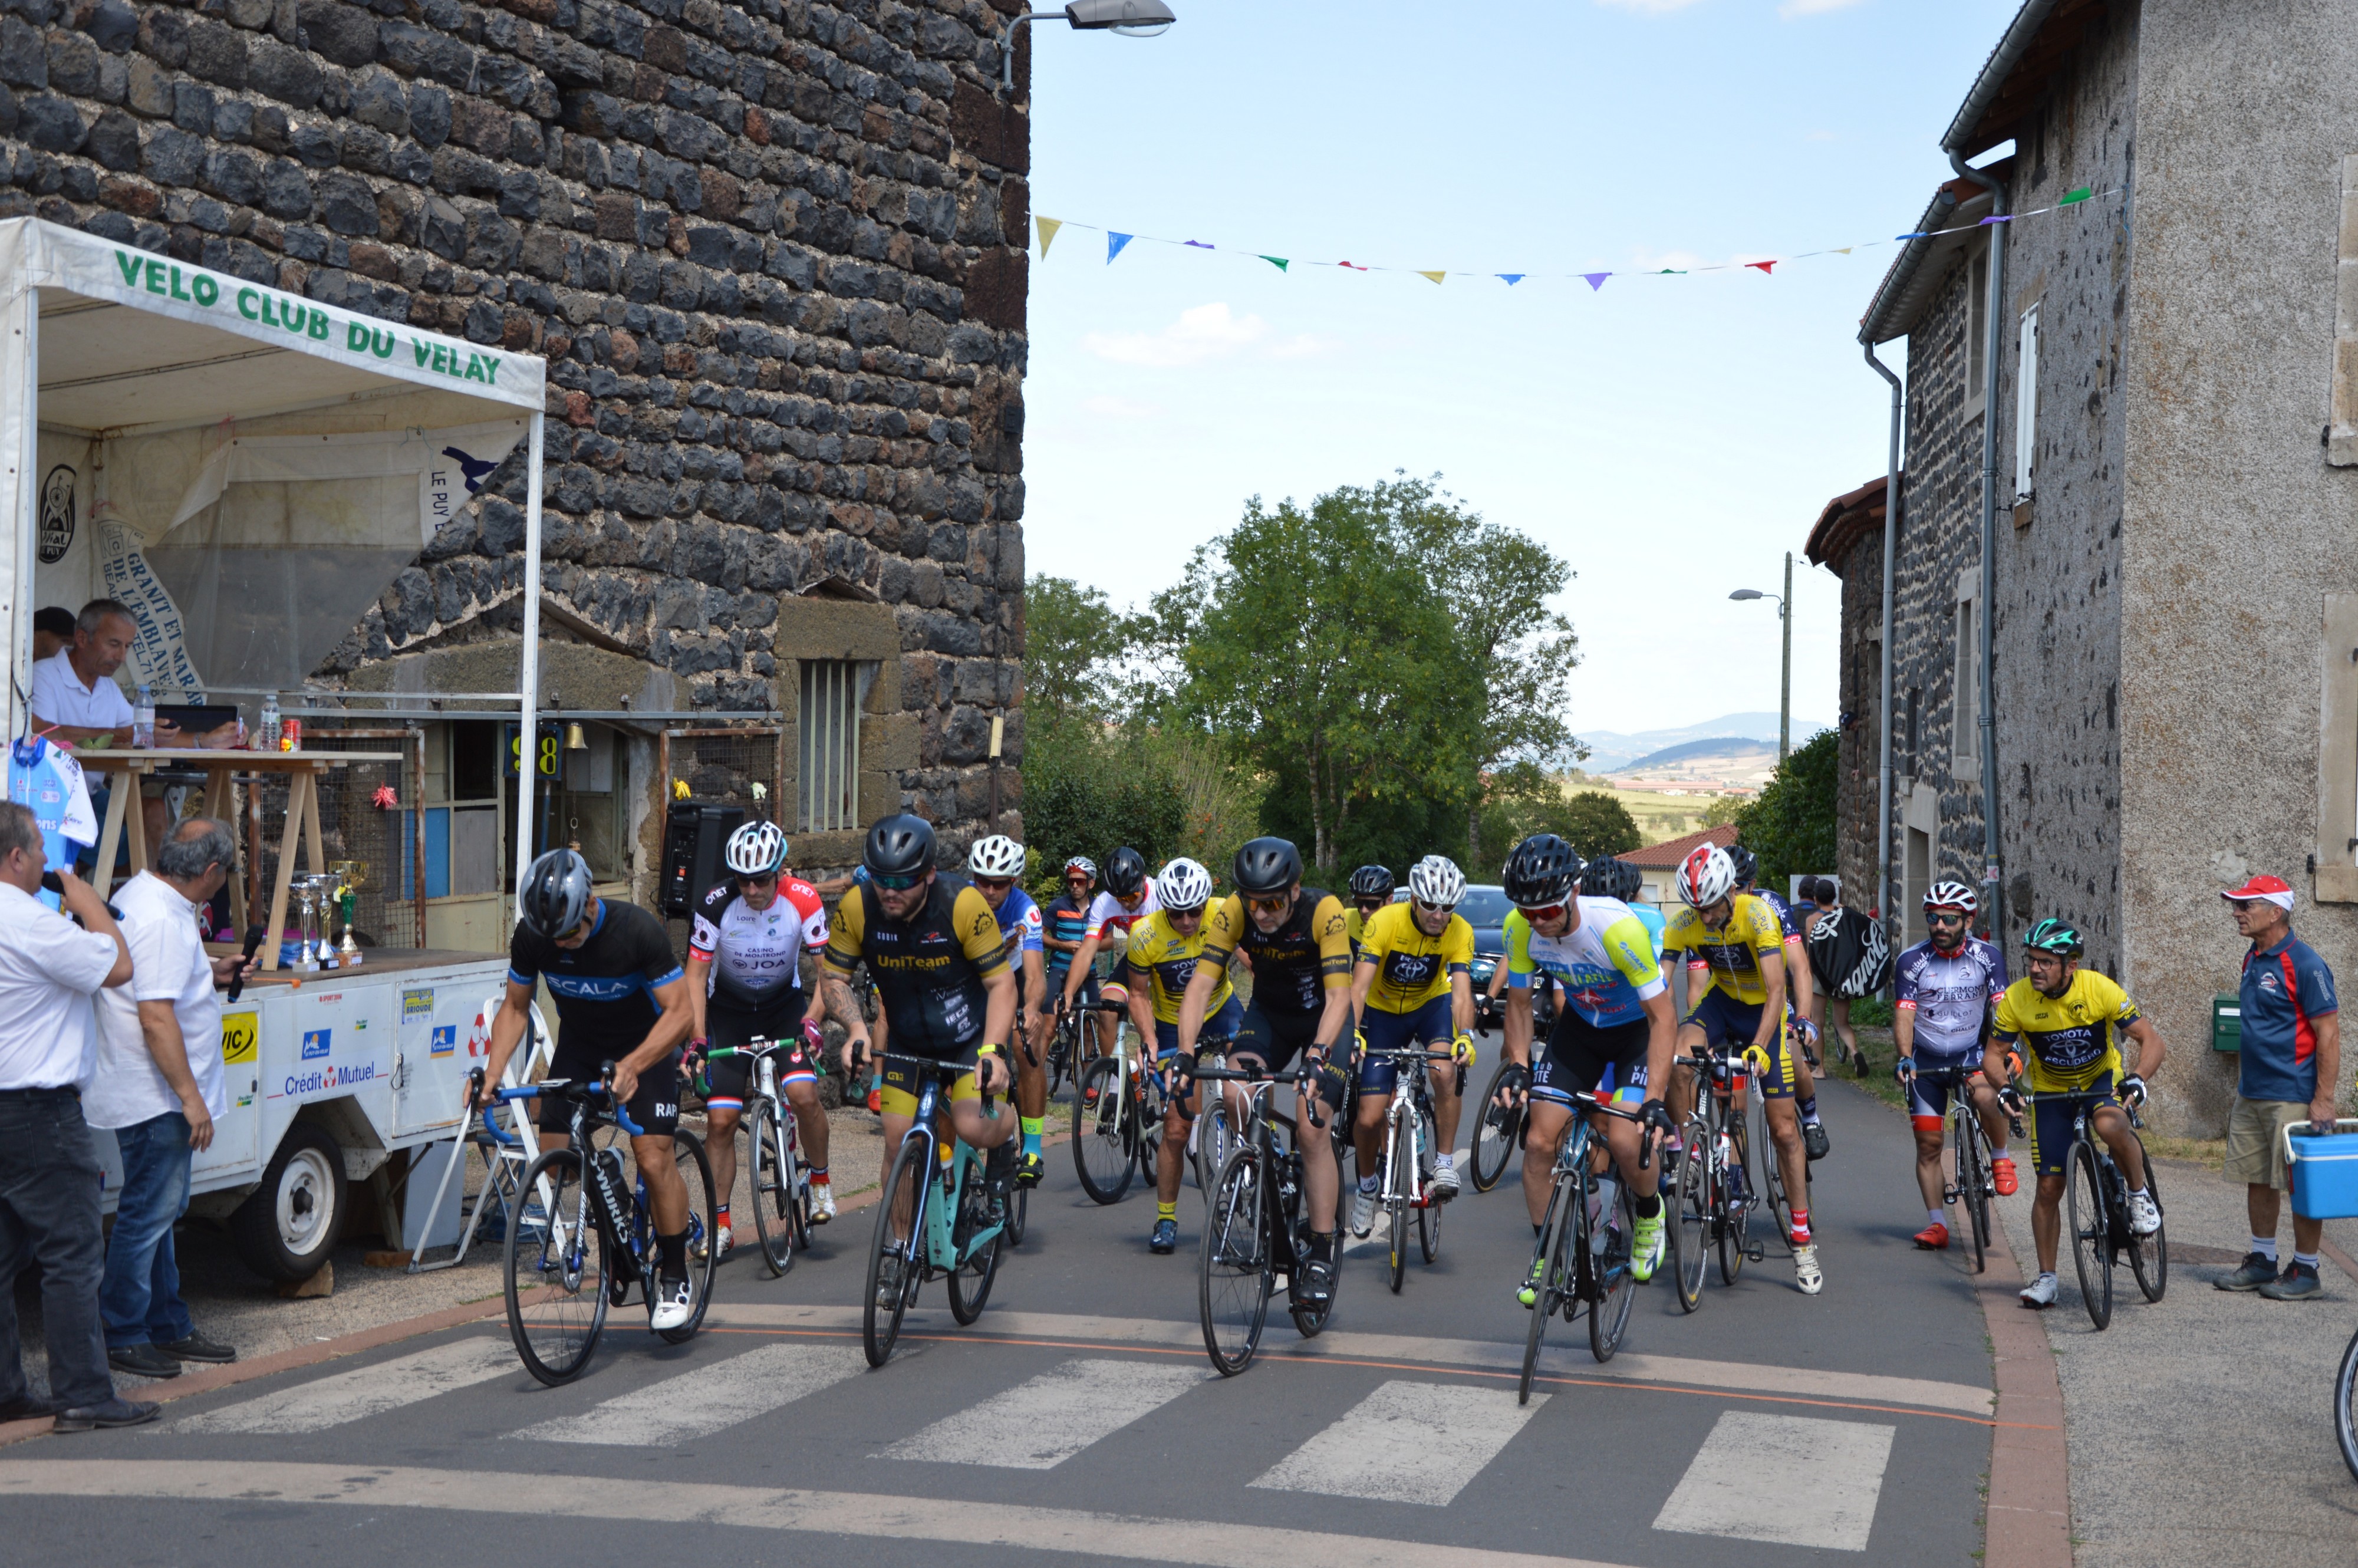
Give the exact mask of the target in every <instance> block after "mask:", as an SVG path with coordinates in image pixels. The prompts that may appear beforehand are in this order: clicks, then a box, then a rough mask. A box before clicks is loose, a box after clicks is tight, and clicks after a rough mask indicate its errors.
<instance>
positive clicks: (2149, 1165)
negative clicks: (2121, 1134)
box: [2129, 1132, 2169, 1302]
mask: <svg viewBox="0 0 2358 1568" xmlns="http://www.w3.org/2000/svg"><path fill="white" fill-rule="evenodd" d="M2129 1136H2130V1137H2131V1138H2136V1133H2134V1132H2132V1133H2130V1134H2129ZM2137 1152H2138V1153H2139V1154H2140V1155H2142V1156H2143V1157H2144V1160H2145V1190H2146V1195H2147V1197H2150V1198H2151V1199H2153V1206H2154V1211H2155V1212H2156V1213H2158V1214H2159V1215H2160V1216H2161V1228H2160V1229H2158V1230H2157V1231H2155V1232H2154V1233H2153V1234H2152V1235H2151V1236H2139V1235H2138V1234H2137V1233H2136V1231H2134V1230H2132V1231H2130V1232H2129V1271H2130V1272H2132V1273H2134V1274H2135V1275H2136V1282H2137V1289H2138V1290H2140V1291H2142V1292H2145V1299H2146V1300H2147V1301H2149V1302H2158V1301H2159V1300H2161V1293H2162V1292H2164V1291H2166V1290H2168V1289H2169V1213H2168V1211H2166V1210H2164V1209H2163V1208H2162V1206H2161V1178H2160V1176H2159V1175H2158V1173H2156V1172H2155V1170H2154V1168H2153V1156H2152V1155H2150V1154H2147V1153H2146V1152H2145V1140H2144V1139H2142V1138H2137Z"/></svg>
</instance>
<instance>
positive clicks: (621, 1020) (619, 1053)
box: [508, 899, 685, 1060]
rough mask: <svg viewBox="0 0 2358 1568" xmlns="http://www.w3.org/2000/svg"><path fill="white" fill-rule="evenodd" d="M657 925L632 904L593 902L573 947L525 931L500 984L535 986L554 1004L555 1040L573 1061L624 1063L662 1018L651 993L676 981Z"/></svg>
mask: <svg viewBox="0 0 2358 1568" xmlns="http://www.w3.org/2000/svg"><path fill="white" fill-rule="evenodd" d="M684 972H685V971H683V970H682V969H681V968H680V965H679V960H678V959H677V958H676V957H672V951H671V936H670V935H669V934H668V933H666V932H665V930H664V924H663V922H662V921H660V920H658V919H656V918H655V917H654V915H652V914H648V913H647V912H646V911H645V910H644V909H641V908H640V907H639V906H638V905H637V904H634V903H615V902H614V901H613V900H612V899H600V900H599V901H598V924H597V925H595V926H594V927H593V928H592V929H591V930H590V939H589V940H588V941H587V942H584V943H582V944H581V946H579V947H560V946H557V944H556V943H555V942H553V941H551V940H550V939H549V938H547V937H546V936H543V935H540V934H539V933H538V932H535V931H534V930H533V929H532V928H531V927H529V926H525V925H519V926H517V927H516V931H515V935H514V937H512V938H511V939H510V940H509V942H508V979H511V980H514V982H515V983H516V984H518V985H520V986H528V985H532V984H534V983H535V982H536V981H540V980H546V981H547V982H548V989H549V992H550V994H551V995H552V996H554V997H555V998H556V999H557V1022H559V1023H561V1024H562V1025H563V1026H564V1028H563V1030H562V1032H561V1033H560V1034H559V1036H558V1038H559V1039H561V1040H562V1041H563V1042H564V1046H565V1054H567V1055H568V1057H571V1058H574V1059H576V1060H583V1059H588V1058H591V1057H595V1058H598V1059H600V1060H604V1059H614V1060H619V1059H621V1058H622V1057H624V1056H627V1055H629V1054H631V1053H632V1052H633V1051H635V1050H637V1049H638V1048H639V1047H640V1046H641V1045H643V1044H646V1038H647V1033H648V1032H649V1031H650V1030H652V1029H654V1026H655V1020H656V1019H657V1018H659V1017H661V1016H662V1009H661V1008H659V1007H657V1006H656V1005H655V1000H654V989H655V988H656V987H657V986H665V985H669V984H670V983H671V982H672V981H674V980H676V979H679V978H680V977H681V975H682V974H683V973H684Z"/></svg>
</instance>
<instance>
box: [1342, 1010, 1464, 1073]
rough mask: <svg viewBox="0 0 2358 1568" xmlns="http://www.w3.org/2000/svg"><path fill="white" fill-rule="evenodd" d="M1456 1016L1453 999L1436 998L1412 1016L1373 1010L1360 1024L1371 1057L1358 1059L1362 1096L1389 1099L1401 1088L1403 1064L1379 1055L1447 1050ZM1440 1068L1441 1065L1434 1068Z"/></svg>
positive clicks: (1411, 1014) (1363, 1016)
mask: <svg viewBox="0 0 2358 1568" xmlns="http://www.w3.org/2000/svg"><path fill="white" fill-rule="evenodd" d="M1455 1016H1456V1015H1455V1013H1454V1012H1453V1011H1451V1008H1450V999H1449V997H1448V996H1447V995H1446V994H1445V993H1444V995H1441V996H1437V997H1434V998H1433V1000H1431V1001H1428V1002H1426V1003H1425V1004H1424V1005H1423V1006H1422V1007H1420V1008H1418V1009H1416V1010H1415V1011H1413V1012H1386V1011H1384V1010H1383V1009H1382V1008H1379V1007H1371V1008H1369V1009H1368V1011H1367V1012H1366V1013H1365V1014H1364V1015H1362V1017H1361V1018H1360V1020H1359V1033H1362V1034H1364V1035H1366V1036H1367V1037H1368V1054H1366V1055H1364V1056H1362V1057H1360V1058H1359V1092H1360V1093H1362V1094H1370V1095H1389V1094H1390V1093H1391V1092H1392V1090H1393V1089H1394V1088H1395V1087H1398V1086H1399V1083H1400V1064H1399V1063H1398V1062H1397V1061H1395V1060H1393V1059H1392V1058H1390V1057H1389V1056H1379V1055H1377V1054H1376V1053H1377V1052H1379V1051H1398V1050H1405V1049H1407V1048H1408V1047H1410V1046H1413V1045H1424V1046H1437V1047H1439V1048H1441V1049H1443V1050H1447V1049H1448V1047H1449V1043H1450V1041H1451V1040H1452V1039H1454V1038H1455V1035H1456V1031H1455V1029H1453V1028H1452V1027H1451V1022H1452V1020H1453V1019H1454V1018H1455ZM1431 1065H1433V1066H1434V1067H1436V1068H1437V1067H1439V1066H1440V1065H1441V1064H1440V1063H1438V1062H1435V1063H1433V1064H1431Z"/></svg>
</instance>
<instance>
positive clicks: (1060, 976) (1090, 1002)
mask: <svg viewBox="0 0 2358 1568" xmlns="http://www.w3.org/2000/svg"><path fill="white" fill-rule="evenodd" d="M1060 956H1061V955H1060ZM1072 972H1073V966H1072V961H1071V960H1070V959H1069V958H1067V959H1066V960H1065V962H1064V963H1062V964H1059V965H1057V966H1056V967H1055V968H1053V969H1050V970H1049V971H1048V999H1049V1000H1050V1001H1052V1002H1053V1001H1054V1000H1055V999H1056V998H1058V997H1060V996H1063V995H1064V994H1065V978H1066V977H1067V976H1069V975H1070V974H1071V973H1072ZM1073 1000H1075V1001H1076V1002H1079V1003H1082V1004H1084V1005H1087V1006H1095V1005H1096V1004H1097V1002H1098V1000H1100V998H1099V993H1098V972H1097V970H1096V968H1091V969H1090V970H1089V972H1088V973H1087V974H1086V975H1083V976H1082V977H1081V986H1080V989H1078V990H1076V991H1075V992H1074V993H1073Z"/></svg>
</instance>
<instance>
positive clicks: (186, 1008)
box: [82, 816, 246, 1378]
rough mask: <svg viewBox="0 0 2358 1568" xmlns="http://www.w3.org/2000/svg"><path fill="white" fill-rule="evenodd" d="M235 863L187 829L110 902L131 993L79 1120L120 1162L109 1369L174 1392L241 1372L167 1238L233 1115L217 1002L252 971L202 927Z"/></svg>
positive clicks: (126, 992)
mask: <svg viewBox="0 0 2358 1568" xmlns="http://www.w3.org/2000/svg"><path fill="white" fill-rule="evenodd" d="M236 856H237V843H236V840H235V839H234V838H233V837H232V836H231V833H230V827H229V824H227V823H225V822H222V821H220V820H218V819H216V818H214V817H210V816H198V817H192V818H190V819H189V820H188V821H186V822H183V823H181V824H180V825H179V827H178V828H176V829H174V831H173V833H172V836H171V837H170V838H168V839H167V840H166V841H165V842H164V843H163V844H162V845H161V846H159V847H158V848H157V851H156V869H155V870H154V871H142V872H140V873H139V874H138V875H137V876H135V877H134V878H132V879H131V881H128V882H126V883H124V885H123V887H121V888H120V889H118V890H117V891H116V892H115V895H114V903H115V907H116V908H118V909H120V910H121V911H122V925H123V938H124V942H125V943H127V944H128V945H129V946H130V948H131V962H132V966H133V969H132V977H131V983H130V984H129V985H127V986H122V987H119V988H117V989H114V990H111V991H104V992H102V993H101V994H100V996H99V999H98V1073H97V1076H94V1077H93V1078H92V1080H91V1084H90V1087H89V1088H88V1089H87V1090H86V1091H85V1092H84V1093H83V1095H82V1112H83V1114H84V1115H85V1116H86V1117H88V1118H89V1120H90V1124H91V1125H92V1127H106V1128H112V1129H114V1142H115V1147H116V1148H117V1149H118V1150H119V1151H120V1152H121V1153H122V1156H123V1188H122V1192H121V1195H119V1196H118V1197H117V1199H116V1201H115V1208H114V1233H113V1234H112V1235H111V1236H109V1238H107V1244H106V1278H105V1281H104V1282H103V1284H102V1285H101V1286H100V1287H99V1292H98V1304H99V1311H100V1313H101V1314H102V1315H103V1317H104V1318H105V1320H106V1358H107V1361H108V1363H109V1364H110V1365H111V1366H113V1367H114V1369H115V1370H116V1371H118V1372H131V1373H135V1374H137V1375H138V1376H140V1377H143V1378H177V1377H178V1376H179V1375H180V1363H181V1362H183V1361H234V1360H236V1359H237V1352H236V1351H234V1350H233V1349H231V1348H230V1347H229V1346H226V1345H223V1344H221V1343H220V1342H219V1341H217V1340H211V1339H208V1338H206V1337H205V1336H203V1335H200V1334H199V1333H198V1332H197V1328H196V1325H195V1323H194V1322H193V1321H191V1319H190V1318H189V1309H188V1305H187V1303H184V1302H183V1301H182V1300H181V1299H180V1271H179V1262H178V1257H177V1255H176V1254H175V1253H174V1251H173V1248H172V1227H173V1226H174V1225H175V1224H176V1223H178V1220H179V1218H180V1217H181V1216H182V1215H184V1214H186V1213H187V1212H188V1208H189V1171H190V1166H191V1164H192V1162H193V1161H194V1158H195V1156H196V1154H197V1153H199V1152H202V1151H203V1150H205V1149H206V1148H208V1147H210V1146H211V1143H212V1141H213V1119H214V1118H215V1117H217V1116H221V1115H222V1114H224V1113H225V1112H226V1111H227V1110H228V1109H229V1096H228V1087H227V1083H226V1080H225V1076H224V1075H223V1073H222V1043H221V1039H222V1011H221V999H220V996H219V994H218V988H220V987H222V986H226V985H228V984H229V983H230V981H231V980H232V979H234V978H235V977H236V975H237V972H238V970H239V968H241V967H242V966H243V964H244V963H245V962H246V960H244V959H243V958H242V957H239V956H238V955H236V954H231V955H230V956H228V957H222V958H212V957H207V956H206V954H205V948H204V943H203V941H202V940H201V939H200V937H199V935H198V934H197V914H198V911H199V910H200V908H201V907H202V906H203V905H204V904H205V903H208V902H209V901H210V900H211V898H212V896H213V894H215V893H217V892H220V891H221V890H222V885H223V884H224V883H226V882H227V881H228V880H229V877H230V873H231V871H233V869H234V867H235V862H236Z"/></svg>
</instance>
